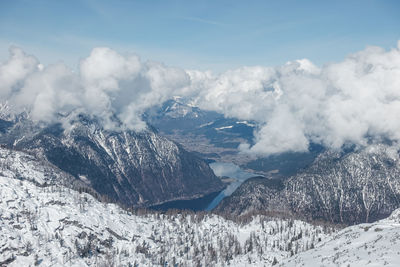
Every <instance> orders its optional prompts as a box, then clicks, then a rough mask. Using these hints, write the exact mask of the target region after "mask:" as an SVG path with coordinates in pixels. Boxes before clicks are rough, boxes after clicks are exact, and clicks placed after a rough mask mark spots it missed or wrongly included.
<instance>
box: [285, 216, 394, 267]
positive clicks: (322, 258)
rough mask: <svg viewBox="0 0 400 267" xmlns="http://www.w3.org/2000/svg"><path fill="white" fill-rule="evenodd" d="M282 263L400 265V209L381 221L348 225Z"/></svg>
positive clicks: (307, 264) (298, 264)
mask: <svg viewBox="0 0 400 267" xmlns="http://www.w3.org/2000/svg"><path fill="white" fill-rule="evenodd" d="M280 266H352V267H353V266H396V267H397V266H400V209H397V210H395V211H394V212H393V213H392V215H391V216H390V217H389V218H386V219H383V220H381V221H378V222H375V223H366V224H359V225H355V226H351V227H347V228H344V229H343V230H342V231H340V232H338V233H337V234H334V235H332V236H331V237H330V238H328V240H326V241H323V242H320V243H319V244H318V245H316V248H315V249H313V250H309V251H306V252H303V253H300V254H298V255H295V256H294V257H292V258H289V259H287V260H286V261H284V262H283V263H281V265H280Z"/></svg>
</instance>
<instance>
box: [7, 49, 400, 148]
mask: <svg viewBox="0 0 400 267" xmlns="http://www.w3.org/2000/svg"><path fill="white" fill-rule="evenodd" d="M172 96H183V97H186V98H190V99H191V101H193V103H195V104H197V105H198V106H199V107H200V108H203V109H207V110H214V111H217V112H221V113H223V114H224V115H225V116H227V117H235V118H239V119H244V120H254V121H257V122H258V123H259V125H260V127H259V129H258V130H257V131H256V132H255V144H254V145H253V146H250V145H249V144H242V145H241V146H240V149H241V150H242V151H243V152H248V153H254V154H256V155H260V156H265V155H270V154H276V153H282V152H286V151H307V150H308V147H309V144H310V143H311V142H313V143H318V144H322V145H324V146H326V147H329V148H341V147H342V146H343V145H346V144H355V145H366V144H367V143H368V142H380V141H381V140H382V139H385V140H391V141H393V142H399V141H400V119H399V115H398V114H400V42H399V43H398V47H397V48H394V49H392V50H390V51H386V50H384V49H382V48H379V47H369V48H367V49H365V50H363V51H360V52H358V53H355V54H353V55H350V56H348V57H347V58H346V59H345V60H343V61H342V62H339V63H333V64H327V65H325V66H323V67H321V68H319V67H317V66H315V65H314V64H313V63H312V62H310V61H309V60H307V59H302V60H296V61H293V62H288V63H287V64H285V65H283V66H279V67H262V66H256V67H242V68H239V69H235V70H230V71H227V72H225V73H222V74H220V75H215V74H213V73H211V72H200V71H195V70H182V69H178V68H171V67H168V66H165V65H163V64H161V63H157V62H142V61H141V60H140V58H139V57H138V56H136V55H128V56H123V55H120V54H118V53H117V52H115V51H113V50H111V49H109V48H95V49H93V50H92V52H91V54H90V55H89V56H88V57H87V58H85V59H83V60H82V61H81V62H80V65H79V69H78V71H73V70H71V69H70V68H68V67H67V66H65V65H64V64H55V65H49V66H43V65H41V64H40V62H39V61H38V60H37V59H36V58H35V57H33V56H30V55H27V54H26V53H24V52H23V51H22V50H21V49H19V48H14V47H13V48H11V49H10V58H9V60H8V61H7V62H4V63H3V64H1V65H0V99H1V102H6V101H7V103H8V104H9V105H10V106H12V107H13V109H14V110H15V112H21V111H28V112H29V114H30V116H31V117H32V118H33V119H35V120H38V121H44V122H54V121H56V120H57V118H58V116H57V114H59V113H71V112H75V113H79V112H84V113H88V114H91V115H96V116H98V117H100V118H101V119H102V122H103V125H104V127H105V128H107V129H117V128H121V127H122V128H128V129H133V130H143V129H145V127H146V125H145V123H144V122H143V121H142V119H141V115H142V113H143V112H144V111H145V110H146V109H147V108H149V107H152V106H154V105H160V104H161V103H163V102H164V101H166V100H167V99H170V98H171V97H172ZM114 116H116V117H117V118H118V119H119V120H120V121H121V122H122V126H121V125H119V124H116V120H114V119H113V118H114Z"/></svg>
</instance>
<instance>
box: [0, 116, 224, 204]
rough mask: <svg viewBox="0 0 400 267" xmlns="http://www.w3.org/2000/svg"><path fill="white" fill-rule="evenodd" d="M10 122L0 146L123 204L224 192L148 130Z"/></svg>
mask: <svg viewBox="0 0 400 267" xmlns="http://www.w3.org/2000/svg"><path fill="white" fill-rule="evenodd" d="M12 122H13V125H11V126H10V125H8V127H7V130H6V131H5V133H3V134H1V135H0V142H1V143H2V144H4V145H6V146H7V147H12V148H14V149H19V150H23V151H29V152H30V153H33V154H35V155H36V157H38V158H40V159H42V160H45V161H49V162H50V163H52V164H54V165H56V166H57V167H59V168H60V169H62V170H64V171H65V172H67V173H69V174H71V175H72V176H74V177H75V178H76V179H78V180H80V181H82V182H84V183H85V184H86V185H87V186H88V187H90V188H92V189H93V190H95V191H96V192H97V193H99V194H101V195H106V196H108V197H109V198H110V199H111V200H113V201H117V202H119V203H122V204H124V205H128V206H141V207H144V206H149V205H154V204H159V203H163V202H166V201H172V200H177V199H193V198H196V197H201V196H203V195H206V194H210V193H213V192H218V191H220V190H222V189H223V187H224V186H223V184H222V182H221V181H220V180H219V179H218V178H217V177H216V176H215V175H214V173H213V172H212V170H211V169H210V168H209V166H208V165H207V163H206V162H204V161H203V160H202V159H200V158H198V157H197V156H195V155H193V154H191V153H189V152H187V151H185V150H184V149H183V148H182V147H180V146H179V145H177V144H176V143H174V142H172V141H170V140H168V139H166V138H164V137H161V136H159V135H158V134H156V133H155V132H154V131H152V130H147V131H143V132H140V133H137V132H133V131H129V130H125V131H109V130H104V129H103V128H102V127H101V126H100V124H99V123H97V121H96V120H95V119H93V118H88V117H86V116H83V115H81V116H79V118H78V119H76V120H74V121H72V123H71V125H70V126H68V127H66V129H67V130H65V129H64V128H63V127H62V126H61V124H52V125H45V126H41V125H38V124H35V123H32V122H31V121H30V120H29V119H28V118H25V117H23V116H20V117H19V118H17V119H15V120H14V121H12Z"/></svg>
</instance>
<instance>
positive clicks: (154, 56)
mask: <svg viewBox="0 0 400 267" xmlns="http://www.w3.org/2000/svg"><path fill="white" fill-rule="evenodd" d="M399 14H400V1H396V0H393V1H389V0H380V1H372V0H360V1H352V0H347V1H324V0H319V1H308V0H304V1H287V0H280V1H167V0H165V1H127V0H124V1H123V0H117V1H101V0H100V1H91V0H86V1H74V0H70V1H62V0H59V1H54V0H53V1H51V0H48V1H45V0H37V1H33V0H32V1H22V0H0V60H1V61H4V60H5V59H6V58H7V57H8V47H9V46H10V45H12V44H13V45H17V46H19V47H21V48H23V49H24V50H25V51H26V52H28V53H30V54H34V55H35V56H37V57H38V58H39V59H40V60H41V61H42V62H44V63H46V64H48V63H54V62H58V61H64V62H66V63H67V64H68V65H70V66H72V67H74V66H76V65H77V64H78V62H79V59H80V58H82V57H85V56H87V55H88V54H89V53H90V50H91V49H92V48H93V47H97V46H108V47H111V48H113V49H115V50H117V51H118V52H121V53H136V54H138V55H139V56H141V58H142V59H144V60H147V59H151V60H156V61H161V62H164V63H165V64H167V65H172V66H177V67H182V68H191V69H200V70H206V69H210V70H213V71H217V72H218V71H223V70H226V69H230V68H235V67H239V66H243V65H264V66H273V65H280V64H283V63H285V62H286V61H288V60H294V59H299V58H308V59H310V60H312V61H313V62H314V63H316V64H319V65H321V64H323V63H326V62H331V61H340V60H341V59H343V58H344V57H345V56H346V55H348V54H349V53H352V52H356V51H358V50H361V49H363V48H365V47H366V46H367V45H377V46H381V47H384V48H391V47H395V46H396V45H397V44H396V43H397V40H399V39H400V15H399Z"/></svg>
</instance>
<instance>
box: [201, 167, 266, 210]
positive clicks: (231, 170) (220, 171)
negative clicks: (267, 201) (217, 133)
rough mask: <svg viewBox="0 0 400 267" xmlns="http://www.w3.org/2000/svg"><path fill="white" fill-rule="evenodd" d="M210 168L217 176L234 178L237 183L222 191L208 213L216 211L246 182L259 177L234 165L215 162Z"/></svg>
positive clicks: (212, 202)
mask: <svg viewBox="0 0 400 267" xmlns="http://www.w3.org/2000/svg"><path fill="white" fill-rule="evenodd" d="M210 167H211V169H212V170H213V171H214V173H215V175H217V176H226V177H229V178H234V179H235V181H234V182H232V183H230V184H229V185H228V187H227V188H225V190H223V191H221V193H219V194H218V195H217V196H216V197H215V198H214V199H213V200H212V201H211V203H210V204H209V205H208V206H207V208H206V209H205V210H207V211H210V210H212V209H214V208H215V207H216V206H217V205H218V204H219V202H221V200H222V199H223V198H224V197H226V196H229V195H231V194H232V193H233V192H234V191H235V190H236V189H237V188H238V187H239V186H240V185H241V184H242V183H243V182H244V181H246V180H247V179H249V178H250V177H254V176H258V175H257V174H255V173H251V172H247V171H244V170H242V169H241V168H240V167H239V166H238V165H236V164H234V163H226V162H214V163H211V164H210Z"/></svg>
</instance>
